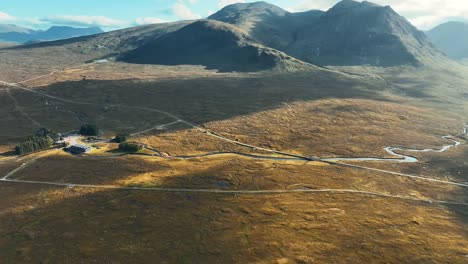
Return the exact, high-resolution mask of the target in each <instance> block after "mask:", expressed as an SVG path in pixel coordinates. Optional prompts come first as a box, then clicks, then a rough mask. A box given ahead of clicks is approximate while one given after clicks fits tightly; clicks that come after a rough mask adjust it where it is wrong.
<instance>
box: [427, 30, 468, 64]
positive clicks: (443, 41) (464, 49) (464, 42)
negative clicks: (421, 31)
mask: <svg viewBox="0 0 468 264" xmlns="http://www.w3.org/2000/svg"><path fill="white" fill-rule="evenodd" d="M426 34H427V36H428V37H429V39H430V40H431V41H432V43H434V45H435V46H436V47H437V48H438V49H440V50H441V51H443V52H444V53H445V54H447V56H448V57H449V58H451V59H454V60H458V61H468V23H463V22H447V23H444V24H441V25H439V26H437V27H435V28H433V29H431V30H430V31H428V32H427V33H426Z"/></svg>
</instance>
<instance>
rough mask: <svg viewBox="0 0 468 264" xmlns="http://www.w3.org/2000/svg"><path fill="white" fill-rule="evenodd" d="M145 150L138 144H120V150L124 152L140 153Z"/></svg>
mask: <svg viewBox="0 0 468 264" xmlns="http://www.w3.org/2000/svg"><path fill="white" fill-rule="evenodd" d="M142 149H143V146H142V145H140V144H136V143H129V142H124V143H120V144H119V150H120V151H124V152H138V151H140V150H142Z"/></svg>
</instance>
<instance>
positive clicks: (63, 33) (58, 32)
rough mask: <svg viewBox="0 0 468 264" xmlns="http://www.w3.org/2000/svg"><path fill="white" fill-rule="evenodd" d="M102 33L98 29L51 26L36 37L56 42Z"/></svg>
mask: <svg viewBox="0 0 468 264" xmlns="http://www.w3.org/2000/svg"><path fill="white" fill-rule="evenodd" d="M103 32H104V31H103V30H102V29H100V28H98V27H89V28H73V27H64V26H53V27H51V28H49V29H48V30H46V31H44V32H40V33H39V34H38V35H37V38H38V39H40V40H58V39H69V38H75V37H81V36H89V35H95V34H100V33H103Z"/></svg>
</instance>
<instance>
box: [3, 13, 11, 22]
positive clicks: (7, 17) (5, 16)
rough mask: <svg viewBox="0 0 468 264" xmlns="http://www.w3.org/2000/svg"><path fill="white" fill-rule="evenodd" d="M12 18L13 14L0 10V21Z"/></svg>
mask: <svg viewBox="0 0 468 264" xmlns="http://www.w3.org/2000/svg"><path fill="white" fill-rule="evenodd" d="M13 19H14V18H13V16H11V15H9V14H7V13H4V12H0V22H6V21H11V20H13Z"/></svg>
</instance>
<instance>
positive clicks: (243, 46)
mask: <svg viewBox="0 0 468 264" xmlns="http://www.w3.org/2000/svg"><path fill="white" fill-rule="evenodd" d="M69 30H70V29H68V28H62V27H61V28H51V29H50V30H48V31H46V32H43V34H49V33H50V34H51V35H54V34H58V33H57V32H61V33H64V32H67V33H66V34H69V33H68V31H69ZM54 32H55V33H54ZM52 33H54V34H52ZM62 37H63V36H62ZM48 38H50V37H49V36H48ZM60 45H65V46H67V50H68V51H69V52H71V53H73V54H75V55H74V57H75V58H76V60H77V61H81V60H82V59H86V60H87V61H94V60H96V59H102V58H108V57H114V58H117V59H120V60H123V61H126V62H131V63H142V64H164V65H179V64H191V65H204V66H206V67H208V68H210V69H218V70H221V71H258V70H265V69H287V70H297V69H301V68H303V67H306V68H307V67H312V64H314V65H326V66H327V65H330V66H352V65H373V66H398V65H434V64H435V63H434V62H437V63H438V64H440V62H442V61H446V60H447V59H446V57H445V56H444V55H443V53H442V52H439V51H438V50H437V49H436V48H435V47H434V46H433V44H432V43H431V42H430V41H429V39H428V38H427V36H426V35H425V34H424V33H423V32H421V31H419V30H417V29H416V28H415V27H414V26H413V25H411V24H410V23H409V22H408V21H407V20H406V19H405V18H404V17H401V16H400V15H398V14H397V13H396V12H395V11H394V10H393V9H392V8H390V7H389V6H385V7H383V6H379V5H377V4H373V3H370V2H366V1H364V2H357V1H352V0H343V1H341V2H339V3H338V4H336V5H335V6H334V7H332V8H331V9H329V10H327V11H319V10H311V11H307V12H300V13H292V12H288V11H286V10H283V9H281V8H279V7H277V6H275V5H271V4H268V3H266V2H255V3H239V4H233V5H229V6H226V7H224V8H223V9H221V10H220V11H218V12H217V13H215V14H213V15H211V16H210V17H209V18H208V19H207V20H194V21H179V22H174V23H165V24H156V25H146V26H140V27H134V28H128V29H124V30H117V31H113V32H108V33H104V34H99V35H93V36H88V37H81V38H76V39H69V40H61V41H57V42H46V43H39V44H33V45H32V46H34V47H47V46H60ZM67 56H68V57H70V56H71V55H70V54H69V55H67Z"/></svg>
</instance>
